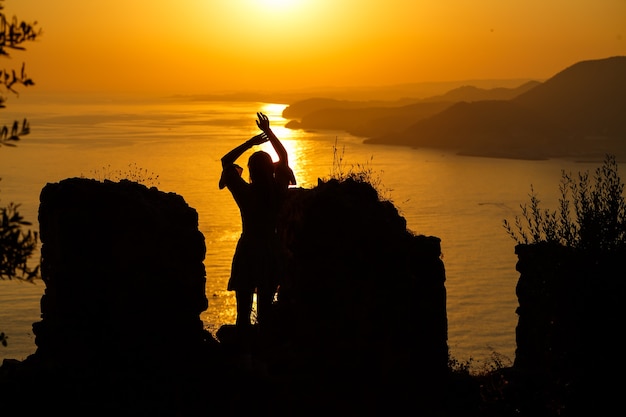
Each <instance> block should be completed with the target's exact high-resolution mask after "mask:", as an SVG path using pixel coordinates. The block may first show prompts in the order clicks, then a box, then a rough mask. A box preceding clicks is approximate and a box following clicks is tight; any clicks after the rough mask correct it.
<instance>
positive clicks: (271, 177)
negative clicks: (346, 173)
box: [219, 113, 296, 328]
mask: <svg viewBox="0 0 626 417" xmlns="http://www.w3.org/2000/svg"><path fill="white" fill-rule="evenodd" d="M257 116H258V120H257V122H256V123H257V126H259V128H260V129H261V131H262V133H261V134H259V135H256V136H254V137H252V138H251V139H249V140H247V141H246V142H244V143H243V144H241V145H239V146H237V147H236V148H235V149H233V150H231V151H230V152H228V153H227V154H226V155H224V156H223V157H222V177H221V179H220V184H219V187H220V189H221V188H224V187H227V188H228V190H229V191H230V192H231V194H232V195H233V198H234V199H235V202H236V203H237V205H238V206H239V211H240V212H241V223H242V233H241V236H240V237H239V241H238V242H237V248H236V250H235V255H234V257H233V262H232V267H231V275H230V280H229V281H228V290H229V291H233V290H234V291H235V297H236V299H237V322H236V324H237V326H238V327H240V328H241V327H248V326H250V324H251V323H250V314H251V311H252V301H253V295H254V292H255V290H256V292H257V321H258V322H259V324H260V325H261V326H262V325H263V323H264V322H265V320H266V317H267V314H268V310H269V309H270V308H271V305H272V301H273V299H274V294H275V292H276V288H277V285H278V279H279V276H278V275H279V267H280V265H279V261H278V256H279V253H280V252H279V251H280V246H279V241H278V235H277V233H276V226H277V225H276V222H277V217H278V212H279V210H280V206H281V204H282V202H283V199H284V196H285V192H286V190H287V189H288V187H289V185H290V184H294V185H295V183H296V180H295V177H294V175H293V171H292V170H291V168H290V167H289V161H288V157H287V151H286V150H285V148H284V147H283V145H282V144H281V143H280V140H278V138H277V137H276V135H275V134H274V133H273V132H272V130H271V129H270V123H269V119H268V118H267V116H266V115H264V114H263V113H257ZM268 140H269V141H270V143H271V144H272V146H273V147H274V150H275V151H276V154H277V155H278V158H279V159H278V162H276V163H274V162H273V161H272V157H271V156H270V155H269V154H268V153H267V152H263V151H257V152H254V153H253V154H252V155H251V156H250V158H249V159H248V170H249V172H250V182H249V183H248V182H246V181H245V180H244V179H243V178H242V177H241V173H242V171H243V170H242V168H241V167H239V166H238V165H237V164H235V161H236V160H237V158H239V157H240V156H241V155H242V154H243V153H244V152H245V151H247V150H248V149H250V148H251V147H252V146H254V145H260V144H262V143H264V142H267V141H268Z"/></svg>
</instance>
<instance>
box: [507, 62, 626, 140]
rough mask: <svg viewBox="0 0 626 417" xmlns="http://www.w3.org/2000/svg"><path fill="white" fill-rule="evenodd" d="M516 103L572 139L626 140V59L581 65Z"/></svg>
mask: <svg viewBox="0 0 626 417" xmlns="http://www.w3.org/2000/svg"><path fill="white" fill-rule="evenodd" d="M513 101H515V102H516V103H518V104H520V105H522V106H524V107H528V108H533V109H535V110H536V111H537V112H539V113H541V114H542V115H543V116H544V117H546V118H550V120H552V121H554V122H555V123H557V124H559V125H560V126H562V127H564V128H566V129H568V130H569V131H570V133H571V134H572V135H575V136H604V137H621V138H622V139H624V140H626V56H616V57H612V58H607V59H600V60H593V61H582V62H579V63H577V64H574V65H572V66H570V67H569V68H566V69H565V70H563V71H561V72H559V73H558V74H556V75H555V76H554V77H552V78H550V79H548V80H547V81H546V82H544V83H543V84H541V85H539V86H537V87H536V88H533V89H531V90H530V91H527V92H525V93H523V94H520V95H519V96H518V97H515V98H514V99H513Z"/></svg>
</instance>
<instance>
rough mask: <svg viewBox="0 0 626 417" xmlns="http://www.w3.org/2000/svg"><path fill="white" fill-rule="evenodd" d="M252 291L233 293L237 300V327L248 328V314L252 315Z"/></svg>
mask: <svg viewBox="0 0 626 417" xmlns="http://www.w3.org/2000/svg"><path fill="white" fill-rule="evenodd" d="M253 295H254V293H253V292H252V291H235V299H236V300H237V321H236V322H235V324H236V326H237V327H250V314H251V313H252V299H253V298H252V297H253Z"/></svg>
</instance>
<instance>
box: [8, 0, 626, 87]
mask: <svg viewBox="0 0 626 417" xmlns="http://www.w3.org/2000/svg"><path fill="white" fill-rule="evenodd" d="M2 4H3V5H4V12H5V14H6V16H7V17H8V18H11V17H13V16H16V17H17V18H18V19H19V20H20V21H22V20H24V21H27V22H31V23H32V22H34V21H36V22H37V27H38V28H40V29H42V31H43V34H42V36H41V37H40V38H39V39H38V40H36V41H35V42H27V43H25V44H24V46H25V48H26V50H25V51H19V50H10V51H9V52H10V54H11V58H10V59H5V62H4V63H3V66H4V67H5V68H19V67H20V65H21V63H22V62H25V63H26V72H27V74H28V75H29V76H30V77H31V78H32V79H33V80H34V81H35V86H34V87H32V88H29V89H21V90H20V94H29V92H30V91H35V90H37V91H41V92H66V93H98V92H108V93H149V94H184V95H189V94H200V95H201V94H216V93H227V92H240V91H277V92H281V93H289V92H298V91H319V90H327V89H354V88H357V89H358V88H382V87H393V86H398V85H403V84H413V83H440V82H455V81H460V80H499V79H501V80H515V79H520V80H524V79H533V80H545V79H547V78H549V77H551V76H553V75H554V74H555V73H557V72H559V71H561V70H563V69H565V68H567V67H569V66H571V65H573V64H575V63H577V62H580V61H583V60H592V59H602V58H607V57H610V56H616V55H626V43H625V41H624V29H625V28H624V25H623V21H624V16H626V2H624V1H623V0H607V1H604V2H596V1H594V0H581V1H578V2H568V1H565V0H554V1H552V2H549V3H546V2H543V1H539V0H532V1H527V2H524V3H523V4H511V3H506V4H505V3H502V2H499V1H497V0H479V1H475V2H471V3H468V2H463V1H461V0H448V1H446V2H439V3H430V2H428V3H425V2H419V1H414V0H386V1H382V0H212V1H202V0H181V1H179V2H175V3H172V2H169V1H165V0H152V1H150V2H148V1H145V0H136V1H133V2H128V1H121V0H111V1H109V2H106V3H100V2H97V3H91V2H84V1H81V0H58V1H55V2H41V0H19V1H17V0H6V1H4V2H3V3H2Z"/></svg>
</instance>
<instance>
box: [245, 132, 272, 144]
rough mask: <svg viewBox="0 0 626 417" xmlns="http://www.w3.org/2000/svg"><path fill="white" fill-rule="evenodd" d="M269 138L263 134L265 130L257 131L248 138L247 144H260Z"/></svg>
mask: <svg viewBox="0 0 626 417" xmlns="http://www.w3.org/2000/svg"><path fill="white" fill-rule="evenodd" d="M268 140H269V138H268V137H267V135H266V134H265V132H263V133H259V134H258V135H256V136H253V137H251V138H250V139H248V144H249V145H251V146H252V145H260V144H262V143H265V142H267V141H268Z"/></svg>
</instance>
